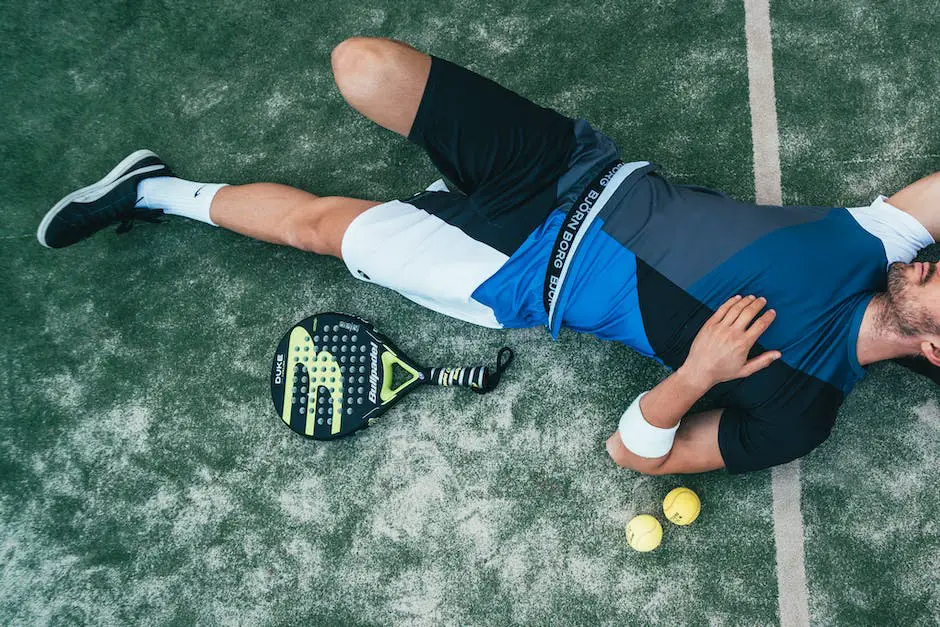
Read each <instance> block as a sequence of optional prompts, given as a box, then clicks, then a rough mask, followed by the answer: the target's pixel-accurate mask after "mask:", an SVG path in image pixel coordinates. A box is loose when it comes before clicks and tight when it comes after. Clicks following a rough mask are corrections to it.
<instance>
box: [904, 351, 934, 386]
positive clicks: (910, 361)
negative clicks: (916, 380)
mask: <svg viewBox="0 0 940 627" xmlns="http://www.w3.org/2000/svg"><path fill="white" fill-rule="evenodd" d="M893 361H894V363H896V364H898V365H901V366H904V367H905V368H907V369H908V370H912V371H913V372H916V373H917V374H919V375H923V376H925V377H927V378H928V379H930V380H931V381H933V382H934V383H936V384H937V385H940V367H938V366H934V365H933V364H932V363H930V362H929V361H928V360H927V358H926V357H924V356H920V357H899V358H897V359H895V360H893Z"/></svg>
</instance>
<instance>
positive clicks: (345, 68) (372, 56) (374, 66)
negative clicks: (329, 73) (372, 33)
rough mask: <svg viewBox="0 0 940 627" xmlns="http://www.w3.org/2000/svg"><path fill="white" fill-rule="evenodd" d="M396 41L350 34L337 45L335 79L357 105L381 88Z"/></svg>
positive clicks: (334, 53)
mask: <svg viewBox="0 0 940 627" xmlns="http://www.w3.org/2000/svg"><path fill="white" fill-rule="evenodd" d="M394 45H395V42H392V41H389V40H387V39H378V38H375V37H350V38H349V39H347V40H345V41H343V42H340V44H339V45H338V46H336V47H335V48H333V53H332V55H331V62H332V65H333V79H334V80H335V81H336V86H337V87H339V91H340V93H341V94H342V95H343V98H345V99H346V101H347V102H349V103H350V104H351V105H353V106H356V104H357V103H361V102H363V101H364V100H368V99H369V98H372V97H374V95H375V94H376V93H377V92H378V91H379V84H380V82H381V76H382V72H383V66H385V65H386V64H387V63H386V62H387V60H388V58H389V55H390V54H391V50H390V47H393V46H394Z"/></svg>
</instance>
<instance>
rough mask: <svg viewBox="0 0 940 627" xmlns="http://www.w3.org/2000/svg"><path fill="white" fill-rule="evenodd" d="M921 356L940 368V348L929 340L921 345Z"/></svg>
mask: <svg viewBox="0 0 940 627" xmlns="http://www.w3.org/2000/svg"><path fill="white" fill-rule="evenodd" d="M920 354H921V355H923V356H924V357H925V358H926V359H927V361H929V362H930V363H931V364H933V365H934V366H935V367H940V346H937V345H936V344H934V343H933V342H931V341H929V340H924V341H923V342H921V343H920Z"/></svg>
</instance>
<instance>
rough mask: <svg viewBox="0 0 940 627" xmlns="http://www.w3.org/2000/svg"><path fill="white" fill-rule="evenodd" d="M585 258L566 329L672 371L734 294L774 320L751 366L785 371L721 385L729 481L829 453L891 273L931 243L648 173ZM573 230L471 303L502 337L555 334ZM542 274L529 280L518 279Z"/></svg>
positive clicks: (828, 213)
mask: <svg viewBox="0 0 940 627" xmlns="http://www.w3.org/2000/svg"><path fill="white" fill-rule="evenodd" d="M623 187H625V189H621V190H618V193H617V194H616V195H615V196H614V197H613V198H612V200H611V201H610V202H609V203H608V204H607V205H606V206H605V207H604V209H603V210H602V211H601V213H600V215H599V216H598V219H597V220H596V221H595V223H594V224H593V225H592V226H591V229H590V232H589V233H588V234H587V236H586V237H585V239H584V241H583V242H582V244H581V246H580V247H579V249H578V251H577V254H576V257H575V258H574V260H573V262H572V267H571V271H570V273H569V275H568V277H567V278H566V280H565V283H564V285H563V287H562V289H561V294H560V295H559V296H558V307H559V309H560V311H559V314H560V315H556V319H555V326H556V328H555V329H553V332H554V333H556V334H557V331H558V329H557V327H558V326H560V325H561V324H564V325H565V326H568V327H570V328H572V329H575V330H577V331H582V332H586V333H591V334H593V335H596V336H597V337H599V338H602V339H610V340H617V341H620V342H623V343H624V344H626V345H628V346H630V347H632V348H634V349H635V350H637V351H639V352H640V353H642V354H644V355H648V356H650V357H653V358H655V359H657V360H659V361H661V362H662V363H664V364H665V365H667V366H668V367H670V368H673V369H675V368H678V367H679V366H680V365H682V363H683V362H684V361H685V359H686V357H687V355H688V352H689V349H690V347H691V345H692V341H693V339H694V338H695V336H696V334H697V333H698V331H699V329H700V328H701V327H702V325H703V324H704V323H705V321H706V320H707V319H708V318H709V317H710V316H711V315H712V313H714V311H715V309H717V308H718V307H719V306H721V304H722V303H724V302H725V301H726V300H728V299H729V298H730V297H732V296H734V295H735V294H742V295H747V294H754V295H756V296H764V297H766V298H767V302H768V307H772V308H774V309H775V310H776V311H777V317H776V319H775V321H774V323H773V324H772V325H771V326H770V328H769V329H768V330H767V331H766V332H765V333H764V334H763V335H762V336H761V338H760V340H759V342H758V344H757V345H755V347H754V349H753V351H752V353H751V354H750V357H754V356H756V355H758V354H760V353H762V352H764V351H766V350H771V349H776V350H779V351H780V352H781V353H782V358H781V359H779V360H777V361H776V362H774V363H773V364H772V365H770V366H769V367H767V368H764V369H763V370H761V371H759V372H757V373H755V374H753V375H751V376H750V377H747V378H745V379H737V380H733V381H729V382H726V383H722V384H719V385H717V386H715V387H714V388H713V389H712V390H711V392H710V393H709V396H710V397H712V398H713V399H714V400H715V401H716V402H717V403H718V404H719V406H721V407H723V408H725V410H724V412H723V413H722V416H721V421H720V427H719V434H718V438H719V446H720V449H721V454H722V457H723V459H724V461H725V464H726V466H727V468H728V470H729V471H731V472H742V471H747V470H756V469H760V468H766V467H769V466H773V465H776V464H780V463H784V462H787V461H790V460H792V459H795V458H797V457H800V456H802V455H804V454H806V453H808V452H809V451H810V450H812V449H813V448H815V447H816V446H817V445H819V444H820V443H821V442H823V441H824V440H825V439H826V438H827V437H828V435H829V432H830V430H831V429H832V426H833V424H834V422H835V418H836V414H837V411H838V408H839V406H840V405H841V403H842V401H843V400H844V398H845V396H846V395H847V394H848V393H849V391H850V390H851V389H852V387H853V386H854V385H855V384H856V383H857V382H858V381H859V379H861V378H862V376H863V375H864V374H865V370H864V368H862V366H861V365H860V364H859V362H858V358H857V353H856V342H857V338H858V331H859V327H860V325H861V321H862V316H863V314H864V313H865V309H866V307H867V305H868V304H869V302H870V300H871V298H872V296H873V295H874V294H875V293H876V292H879V291H882V290H884V289H885V283H886V276H887V266H888V264H889V263H890V262H891V261H910V260H911V259H912V258H913V257H914V256H915V254H916V252H917V250H918V249H919V248H921V247H923V246H926V245H928V244H930V243H932V242H933V240H932V238H931V237H930V235H929V233H927V231H926V229H924V227H923V226H921V225H920V224H919V223H918V222H917V221H916V220H915V219H914V218H913V217H912V216H910V215H909V214H906V213H904V212H902V211H900V210H898V209H896V208H894V207H891V206H890V205H889V204H887V203H886V202H885V201H884V199H883V198H879V199H877V200H876V201H875V203H873V205H872V206H871V207H864V208H860V209H846V208H831V207H802V206H784V207H780V206H762V205H754V204H750V203H743V202H738V201H735V200H732V199H729V198H727V197H725V196H723V195H721V194H718V193H716V192H713V191H710V190H705V189H702V188H696V187H690V186H683V185H676V184H673V183H671V182H670V181H668V180H666V179H665V178H663V177H662V176H660V175H658V174H657V173H656V172H655V171H649V172H647V173H645V174H644V175H643V176H641V177H640V178H639V179H638V180H637V181H636V182H635V183H634V184H632V185H630V186H623ZM563 219H564V212H563V211H561V209H559V210H558V211H555V212H554V213H553V214H552V215H550V216H549V218H548V220H546V221H545V223H544V224H543V225H542V226H541V228H540V229H538V230H537V231H536V232H534V233H533V234H532V235H531V237H530V238H529V240H528V241H527V242H526V243H525V244H524V245H523V246H522V247H521V248H520V249H519V251H517V253H516V254H515V255H513V258H512V259H511V260H510V263H507V265H506V266H505V267H504V268H503V269H501V270H500V272H498V273H497V274H496V275H494V276H493V277H492V278H491V279H490V280H488V281H487V282H486V283H485V284H483V285H482V286H481V287H480V288H479V289H478V290H477V294H475V297H478V298H480V299H481V300H483V301H484V302H488V303H492V304H493V306H494V311H496V312H497V316H498V317H499V319H500V322H501V323H502V324H503V325H505V326H531V325H532V324H544V323H545V322H546V317H545V309H544V306H543V305H542V302H541V288H542V285H541V280H542V279H543V278H544V268H545V263H546V262H547V259H548V255H549V252H548V251H549V250H550V249H551V246H552V243H553V242H554V240H555V236H556V234H557V232H558V229H559V228H560V225H561V222H562V220H563ZM513 265H516V266H517V268H519V267H527V266H529V265H532V266H533V267H537V268H540V269H542V271H541V273H529V278H527V279H520V277H521V276H522V275H521V274H520V273H514V272H513V271H512V266H513Z"/></svg>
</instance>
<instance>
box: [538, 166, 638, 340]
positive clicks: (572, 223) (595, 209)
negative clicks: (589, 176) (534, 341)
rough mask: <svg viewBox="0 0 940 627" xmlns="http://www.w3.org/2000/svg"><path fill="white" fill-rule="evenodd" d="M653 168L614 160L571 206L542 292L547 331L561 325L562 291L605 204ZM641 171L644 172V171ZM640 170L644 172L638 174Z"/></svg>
mask: <svg viewBox="0 0 940 627" xmlns="http://www.w3.org/2000/svg"><path fill="white" fill-rule="evenodd" d="M652 168H653V166H652V164H650V162H648V161H634V162H632V163H624V162H623V161H620V160H619V159H617V160H614V161H611V162H610V163H608V164H607V165H605V166H604V167H603V169H601V171H600V173H599V174H598V175H597V176H596V177H595V178H594V180H592V181H591V182H590V183H589V184H588V185H587V186H586V187H585V188H584V191H582V192H581V195H580V196H579V197H578V199H577V200H576V201H575V202H574V204H573V205H571V209H569V210H568V213H567V215H565V221H564V222H563V223H562V226H561V229H560V230H559V231H558V236H557V237H556V238H555V244H554V246H552V253H551V257H550V258H549V262H548V269H547V270H546V272H545V284H544V286H543V289H542V302H543V304H544V305H545V312H546V313H547V314H548V328H549V330H551V331H552V333H553V335H554V333H555V330H556V328H558V327H559V326H560V325H557V324H555V316H556V313H557V309H558V301H559V296H560V294H561V288H562V286H563V285H564V283H565V278H566V277H567V275H568V272H569V270H570V269H571V264H572V262H573V260H574V257H575V252H576V251H577V249H578V246H580V245H581V242H582V241H583V240H584V237H585V235H586V234H587V232H588V230H589V229H590V226H591V224H592V223H593V222H594V220H595V219H596V218H597V216H598V214H600V212H601V210H602V209H603V208H604V205H606V204H607V202H608V201H609V200H610V199H611V197H612V196H613V195H614V193H615V192H616V191H617V189H618V188H619V187H620V186H621V185H622V184H623V183H624V182H625V181H627V180H628V178H629V179H631V184H632V182H635V181H636V180H637V178H638V176H637V177H631V176H630V175H631V174H634V173H638V175H642V174H645V173H646V172H648V171H650V170H651V169H652ZM641 170H642V171H641ZM638 171H641V172H638Z"/></svg>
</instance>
